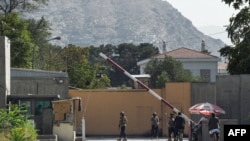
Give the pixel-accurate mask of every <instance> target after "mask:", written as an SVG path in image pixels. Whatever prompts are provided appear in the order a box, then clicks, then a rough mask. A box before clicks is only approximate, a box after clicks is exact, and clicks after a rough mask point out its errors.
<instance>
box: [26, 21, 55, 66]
mask: <svg viewBox="0 0 250 141" xmlns="http://www.w3.org/2000/svg"><path fill="white" fill-rule="evenodd" d="M27 22H28V24H29V26H28V31H29V32H30V35H31V41H32V69H47V67H46V66H47V64H46V60H49V55H50V53H51V52H50V51H51V50H53V49H58V46H53V45H51V44H49V43H48V41H47V40H46V39H48V38H49V37H50V35H51V33H50V32H49V30H50V24H49V22H48V21H47V20H46V19H45V18H44V17H41V19H39V20H35V19H27ZM59 48H60V47H59ZM47 62H48V61H47Z"/></svg>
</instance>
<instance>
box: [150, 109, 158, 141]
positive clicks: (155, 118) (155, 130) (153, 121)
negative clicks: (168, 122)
mask: <svg viewBox="0 0 250 141" xmlns="http://www.w3.org/2000/svg"><path fill="white" fill-rule="evenodd" d="M159 124H160V119H159V117H158V116H157V113H156V112H154V113H153V115H152V117H151V125H152V126H151V137H152V138H158V130H159Z"/></svg>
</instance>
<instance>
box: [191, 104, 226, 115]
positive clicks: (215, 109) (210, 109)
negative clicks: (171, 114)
mask: <svg viewBox="0 0 250 141" xmlns="http://www.w3.org/2000/svg"><path fill="white" fill-rule="evenodd" d="M189 112H190V113H191V114H202V115H211V114H212V113H215V114H216V115H219V114H225V113H226V112H225V110H223V109H222V108H221V107H219V106H217V105H215V104H211V103H209V102H205V103H198V104H195V105H194V106H192V107H190V108H189Z"/></svg>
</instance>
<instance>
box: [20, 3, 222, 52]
mask: <svg viewBox="0 0 250 141" xmlns="http://www.w3.org/2000/svg"><path fill="white" fill-rule="evenodd" d="M24 16H25V17H26V18H35V19H39V18H40V17H42V16H44V17H45V18H46V19H47V20H48V21H49V22H50V23H51V27H52V30H51V32H52V35H53V36H61V37H62V41H61V44H64V45H67V44H75V45H79V46H82V47H85V46H89V45H94V46H99V45H101V44H108V43H110V44H113V45H118V44H120V43H134V44H139V43H146V42H147V43H153V44H154V45H155V46H157V47H159V48H160V49H161V47H162V44H163V41H164V42H166V44H167V51H169V50H172V49H176V48H178V47H187V48H190V49H195V50H200V49H201V41H202V40H204V41H205V43H206V49H207V50H208V51H210V52H212V54H213V55H217V56H218V50H219V49H220V48H221V47H224V43H223V42H222V41H221V40H219V39H214V38H212V37H209V36H206V35H204V33H202V32H201V31H199V30H198V29H197V28H196V27H194V26H193V24H192V22H191V21H190V20H189V19H187V18H185V17H184V16H183V15H182V14H181V13H180V12H179V11H178V10H177V9H176V8H174V7H173V6H172V5H170V4H169V3H168V2H166V1H162V0H70V1H68V0H50V1H49V3H48V6H45V7H43V8H40V9H39V10H38V11H36V12H32V13H29V14H26V15H24Z"/></svg>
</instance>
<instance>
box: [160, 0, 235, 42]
mask: <svg viewBox="0 0 250 141" xmlns="http://www.w3.org/2000/svg"><path fill="white" fill-rule="evenodd" d="M163 1H168V3H170V4H171V5H172V6H173V7H174V8H176V9H177V10H178V11H179V12H180V13H181V14H182V15H183V16H184V17H186V18H187V19H189V20H191V21H192V23H193V25H194V26H195V27H196V28H198V29H199V28H201V27H207V26H217V28H216V29H214V30H211V31H210V32H209V31H202V32H203V33H204V32H206V33H204V34H206V35H211V37H213V36H212V35H214V34H216V33H218V34H223V33H221V32H223V31H224V29H225V25H228V24H229V18H230V17H231V16H232V15H233V14H236V11H235V10H234V9H233V7H229V6H228V5H226V4H225V3H224V2H221V0H163ZM218 27H221V28H218ZM217 37H218V38H221V39H222V40H223V41H224V42H225V43H227V44H230V43H229V42H230V41H229V39H228V38H227V33H226V32H225V33H224V35H221V36H220V37H219V35H218V36H217Z"/></svg>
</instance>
